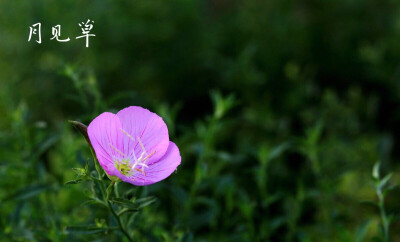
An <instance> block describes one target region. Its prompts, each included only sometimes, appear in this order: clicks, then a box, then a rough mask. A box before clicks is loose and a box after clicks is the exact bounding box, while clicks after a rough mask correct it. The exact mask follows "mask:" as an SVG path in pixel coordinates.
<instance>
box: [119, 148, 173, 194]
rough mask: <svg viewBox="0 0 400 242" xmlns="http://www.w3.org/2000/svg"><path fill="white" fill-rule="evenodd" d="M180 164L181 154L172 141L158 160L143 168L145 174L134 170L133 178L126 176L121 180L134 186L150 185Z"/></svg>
mask: <svg viewBox="0 0 400 242" xmlns="http://www.w3.org/2000/svg"><path fill="white" fill-rule="evenodd" d="M180 164H181V155H180V153H179V149H178V147H177V146H176V145H175V144H174V143H173V142H169V146H168V149H167V152H165V155H164V156H163V157H162V158H161V159H160V160H159V161H158V162H156V163H153V164H151V165H150V166H149V168H145V173H146V174H143V173H141V172H139V171H136V172H135V174H134V175H133V179H132V178H127V177H126V178H125V179H124V180H123V181H125V182H129V183H132V184H133V185H136V186H146V185H151V184H153V183H156V182H159V181H161V180H164V179H165V178H167V177H168V176H169V175H171V174H172V172H174V171H175V170H176V168H177V167H178V166H179V165H180Z"/></svg>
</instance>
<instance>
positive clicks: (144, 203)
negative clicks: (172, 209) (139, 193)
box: [110, 197, 157, 209]
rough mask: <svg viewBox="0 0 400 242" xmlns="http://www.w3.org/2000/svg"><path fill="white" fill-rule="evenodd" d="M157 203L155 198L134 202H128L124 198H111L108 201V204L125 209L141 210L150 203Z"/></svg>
mask: <svg viewBox="0 0 400 242" xmlns="http://www.w3.org/2000/svg"><path fill="white" fill-rule="evenodd" d="M155 201H157V198H155V197H145V198H140V199H137V200H134V201H131V200H128V199H126V198H112V199H110V202H112V203H114V204H117V205H121V206H124V207H127V208H131V209H141V208H144V207H146V206H148V205H150V204H152V203H154V202H155Z"/></svg>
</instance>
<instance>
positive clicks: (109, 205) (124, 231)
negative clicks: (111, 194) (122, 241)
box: [107, 201, 133, 241]
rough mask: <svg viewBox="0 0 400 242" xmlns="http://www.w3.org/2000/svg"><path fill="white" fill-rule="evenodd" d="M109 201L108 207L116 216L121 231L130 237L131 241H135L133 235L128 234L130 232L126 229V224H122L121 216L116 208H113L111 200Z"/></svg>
mask: <svg viewBox="0 0 400 242" xmlns="http://www.w3.org/2000/svg"><path fill="white" fill-rule="evenodd" d="M107 203H108V208H109V209H110V211H111V213H112V214H113V216H114V217H115V220H117V223H118V227H119V229H120V230H121V232H122V233H123V234H124V235H125V236H126V237H127V238H128V240H129V241H133V240H132V238H131V236H130V235H129V234H128V232H127V231H126V230H125V228H124V226H122V223H121V218H120V217H119V216H118V215H117V214H116V213H115V210H114V209H113V207H112V205H111V202H110V201H107Z"/></svg>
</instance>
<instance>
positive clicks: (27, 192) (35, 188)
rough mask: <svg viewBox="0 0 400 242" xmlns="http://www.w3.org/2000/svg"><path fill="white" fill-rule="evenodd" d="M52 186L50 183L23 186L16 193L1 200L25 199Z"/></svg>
mask: <svg viewBox="0 0 400 242" xmlns="http://www.w3.org/2000/svg"><path fill="white" fill-rule="evenodd" d="M50 188H52V186H50V185H32V186H28V187H25V188H23V189H21V190H19V191H17V192H16V193H14V194H13V195H11V196H8V197H6V198H5V199H4V200H3V201H8V200H17V201H20V200H25V199H28V198H31V197H34V196H36V195H39V194H40V193H42V192H44V191H46V190H48V189H50Z"/></svg>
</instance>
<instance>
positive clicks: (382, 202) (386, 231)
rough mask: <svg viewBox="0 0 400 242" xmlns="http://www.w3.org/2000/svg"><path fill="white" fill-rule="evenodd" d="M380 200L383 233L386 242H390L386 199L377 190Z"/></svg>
mask: <svg viewBox="0 0 400 242" xmlns="http://www.w3.org/2000/svg"><path fill="white" fill-rule="evenodd" d="M377 194H378V198H379V211H380V213H381V219H382V225H383V232H384V236H385V242H389V220H388V218H387V215H386V211H385V198H384V196H383V194H382V191H381V190H380V189H378V190H377Z"/></svg>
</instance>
